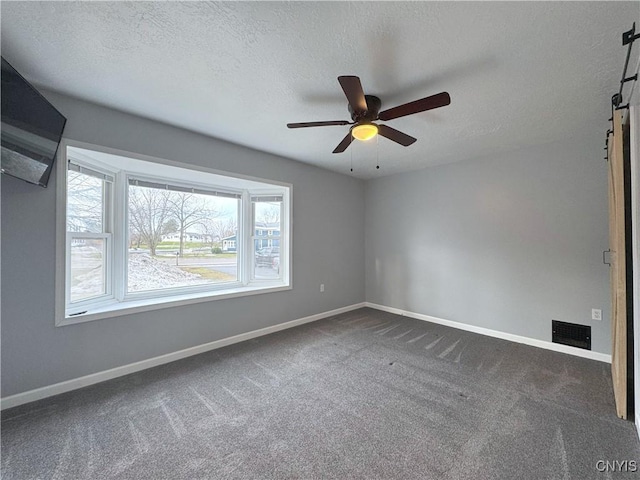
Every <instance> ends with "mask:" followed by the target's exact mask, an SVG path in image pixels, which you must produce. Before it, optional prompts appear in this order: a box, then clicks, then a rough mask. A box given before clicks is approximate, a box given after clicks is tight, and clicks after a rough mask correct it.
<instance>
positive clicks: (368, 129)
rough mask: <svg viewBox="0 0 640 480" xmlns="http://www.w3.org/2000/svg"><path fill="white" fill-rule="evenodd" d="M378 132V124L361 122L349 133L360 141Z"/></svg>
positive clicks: (370, 137) (368, 138)
mask: <svg viewBox="0 0 640 480" xmlns="http://www.w3.org/2000/svg"><path fill="white" fill-rule="evenodd" d="M377 134H378V126H377V125H374V124H373V123H363V124H361V125H356V126H355V127H353V128H352V129H351V135H352V136H353V138H355V139H356V140H360V141H362V142H364V141H367V140H370V139H372V138H373V137H375V136H376V135H377Z"/></svg>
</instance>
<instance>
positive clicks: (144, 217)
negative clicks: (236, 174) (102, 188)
mask: <svg viewBox="0 0 640 480" xmlns="http://www.w3.org/2000/svg"><path fill="white" fill-rule="evenodd" d="M128 188H129V205H128V208H129V210H128V216H129V239H128V243H129V265H128V280H127V291H128V292H130V293H134V292H143V291H150V290H161V289H168V288H176V287H186V286H194V285H209V284H216V283H226V282H235V281H237V280H238V255H237V229H238V211H239V205H240V201H239V200H238V199H236V198H226V197H216V196H212V195H207V194H199V193H187V192H180V191H173V190H166V189H159V188H151V187H141V186H137V185H129V187H128Z"/></svg>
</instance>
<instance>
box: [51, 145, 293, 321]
mask: <svg viewBox="0 0 640 480" xmlns="http://www.w3.org/2000/svg"><path fill="white" fill-rule="evenodd" d="M69 147H75V148H80V149H85V150H90V151H94V152H96V153H106V154H111V155H117V156H120V157H127V158H131V159H134V160H142V161H145V162H153V163H158V164H161V165H167V166H171V167H178V168H181V169H186V170H191V171H193V172H194V174H197V172H198V171H200V172H206V173H211V174H214V175H220V176H224V177H228V178H229V182H230V183H234V181H235V184H242V181H246V182H244V183H245V184H249V185H253V186H252V187H251V188H250V189H249V188H244V189H239V188H236V187H233V188H232V187H225V186H218V185H210V184H198V183H196V182H194V183H191V182H189V184H186V183H184V182H182V181H180V182H179V181H175V180H172V179H167V178H163V177H162V176H154V175H148V174H144V175H142V174H141V173H139V172H136V173H131V172H128V171H118V170H117V169H116V170H114V169H113V167H112V168H109V166H108V165H106V166H105V165H102V164H100V167H101V168H98V169H97V171H102V170H104V171H105V173H108V174H109V175H111V176H113V177H114V181H113V184H112V186H111V189H110V190H111V194H110V198H109V206H108V208H110V212H107V214H106V220H107V221H108V224H105V227H104V228H103V231H104V232H105V233H103V234H86V235H89V236H90V237H87V238H94V237H95V236H96V235H101V237H100V238H105V239H106V242H107V246H106V247H105V249H106V252H107V253H106V256H107V257H109V258H110V260H109V261H108V265H106V263H107V262H106V261H105V275H106V281H107V285H108V287H107V290H108V294H107V295H103V296H101V297H100V298H99V299H98V298H96V297H93V298H91V299H87V300H82V301H78V302H75V303H73V304H70V302H69V295H68V292H69V285H68V283H67V282H68V277H69V275H68V272H69V271H70V254H69V248H70V242H71V239H70V238H71V237H69V236H68V235H67V232H66V229H67V211H66V208H67V205H66V203H67V201H66V195H67V172H68V169H67V159H68V157H69V155H68V148H69ZM73 157H74V160H75V159H77V160H78V161H84V162H85V164H89V165H90V168H92V169H96V165H98V164H99V163H100V162H96V161H95V159H90V161H88V160H87V159H82V158H80V157H79V156H78V155H76V153H74V155H73ZM76 157H77V158H76ZM74 163H77V162H74ZM129 176H133V177H135V178H138V179H140V178H141V176H144V179H145V180H147V179H148V180H149V181H157V182H158V183H161V182H165V183H170V184H171V185H176V186H182V187H186V188H202V187H204V188H208V189H215V190H217V191H220V192H228V193H234V194H238V195H240V196H241V198H240V200H239V205H240V206H239V208H238V231H237V236H236V242H235V243H236V251H237V252H238V270H237V271H238V280H237V281H235V282H224V283H215V284H208V285H203V286H199V285H198V286H188V287H174V288H170V289H166V290H164V289H163V290H153V291H149V292H131V293H129V292H127V279H126V275H127V270H128V268H127V265H128V255H129V252H128V250H129V249H128V244H127V239H128V208H127V206H128V199H127V192H128V179H129ZM56 178H57V182H56V187H57V191H56V197H57V205H56V211H57V213H56V312H55V323H56V326H64V325H70V324H76V323H81V322H87V321H92V320H99V319H102V318H109V317H117V316H123V315H128V314H131V313H137V312H143V311H150V310H156V309H161V308H169V307H175V306H178V305H186V304H192V303H199V302H205V301H213V300H219V299H224V298H233V297H240V296H246V295H256V294H263V293H270V292H277V291H284V290H291V289H292V288H293V287H292V282H291V261H290V258H291V255H292V249H291V238H290V236H291V234H290V232H291V222H292V214H291V198H292V189H293V187H292V185H291V184H289V183H285V182H278V181H271V180H266V179H262V178H256V177H250V176H245V175H238V174H234V173H229V172H224V171H220V170H214V169H210V168H207V167H200V166H194V165H190V164H184V163H180V162H175V161H172V160H166V159H160V158H157V157H151V156H147V155H140V154H135V153H131V152H125V151H121V150H116V149H112V148H108V147H102V146H97V145H91V144H88V143H84V142H77V141H73V140H68V139H63V140H62V142H61V144H60V148H59V149H58V158H57V166H56ZM212 178H214V177H212ZM238 180H240V182H238ZM251 182H259V183H260V184H262V185H272V186H273V187H269V188H267V189H266V190H265V189H264V188H256V187H254V186H255V185H256V183H251ZM267 190H268V191H267ZM265 193H270V194H277V195H281V196H282V197H283V201H282V207H281V231H280V237H277V238H278V239H279V241H280V245H281V246H280V248H281V250H280V251H281V254H280V255H281V257H280V277H279V278H278V279H272V280H263V279H259V280H256V279H254V278H252V272H253V271H254V270H253V262H254V261H255V259H254V257H255V255H254V253H253V248H252V246H253V243H252V242H253V240H252V239H253V235H251V234H249V228H253V216H252V211H251V210H252V201H251V198H252V197H253V196H256V195H257V196H262V195H264V194H265ZM285 224H286V225H285ZM285 232H289V235H288V236H287V235H286V234H285ZM253 233H254V234H255V232H253ZM84 235H85V234H76V233H72V234H71V236H73V237H82V236H84ZM102 235H103V236H102ZM96 238H97V237H96ZM274 238H275V237H274ZM250 247H251V248H250ZM241 251H242V252H243V253H242V254H241Z"/></svg>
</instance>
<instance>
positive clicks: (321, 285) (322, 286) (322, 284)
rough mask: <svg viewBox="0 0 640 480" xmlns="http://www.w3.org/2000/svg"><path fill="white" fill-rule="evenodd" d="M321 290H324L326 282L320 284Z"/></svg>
mask: <svg viewBox="0 0 640 480" xmlns="http://www.w3.org/2000/svg"><path fill="white" fill-rule="evenodd" d="M320 291H321V292H324V283H321V284H320Z"/></svg>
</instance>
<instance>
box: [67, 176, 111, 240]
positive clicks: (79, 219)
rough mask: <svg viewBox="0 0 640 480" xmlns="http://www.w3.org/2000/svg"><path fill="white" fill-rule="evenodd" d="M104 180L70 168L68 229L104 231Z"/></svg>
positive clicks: (93, 231)
mask: <svg viewBox="0 0 640 480" xmlns="http://www.w3.org/2000/svg"><path fill="white" fill-rule="evenodd" d="M104 184H105V181H104V180H100V179H99V178H96V177H92V176H89V175H85V174H83V173H80V172H75V171H72V170H69V172H68V186H67V189H68V190H67V231H69V232H91V233H102V232H104V230H103V228H104V225H103V217H104V216H103V211H104Z"/></svg>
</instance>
